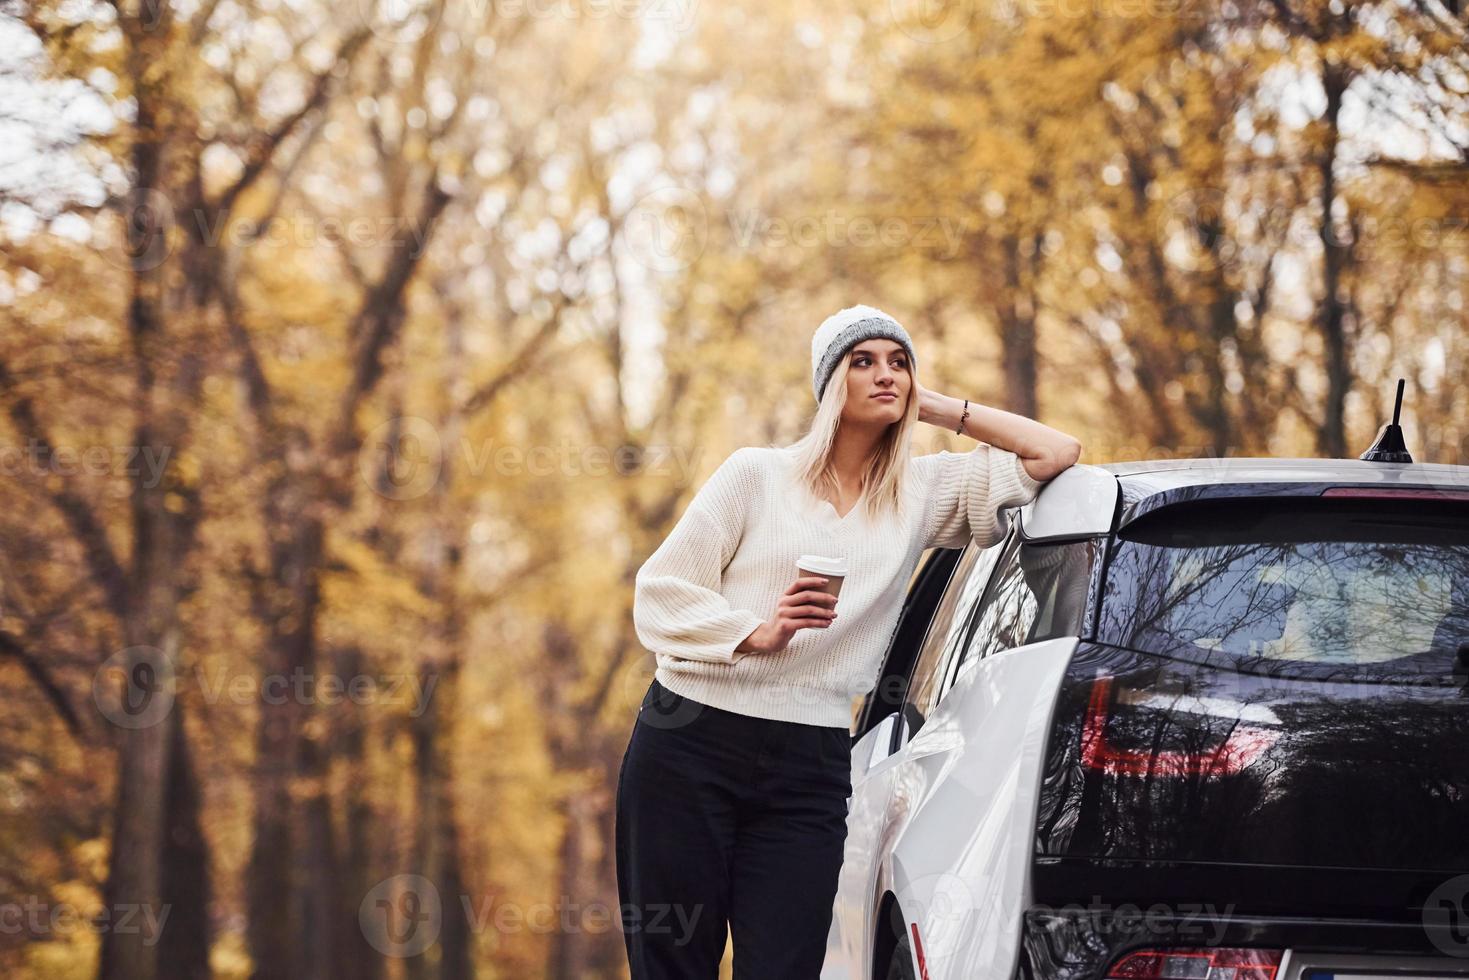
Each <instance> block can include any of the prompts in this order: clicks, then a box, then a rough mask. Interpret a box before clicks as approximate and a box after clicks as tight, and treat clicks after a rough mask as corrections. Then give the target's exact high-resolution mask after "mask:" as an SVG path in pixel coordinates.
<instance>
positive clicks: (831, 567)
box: [796, 555, 847, 577]
mask: <svg viewBox="0 0 1469 980" xmlns="http://www.w3.org/2000/svg"><path fill="white" fill-rule="evenodd" d="M796 564H797V565H798V566H800V567H801V568H802V569H804V570H806V571H808V572H815V573H816V574H817V575H841V576H844V577H845V576H846V574H847V559H845V558H828V557H826V556H825V555H802V556H801V557H800V558H797V559H796Z"/></svg>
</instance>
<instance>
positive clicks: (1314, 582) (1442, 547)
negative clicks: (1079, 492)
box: [1097, 497, 1469, 679]
mask: <svg viewBox="0 0 1469 980" xmlns="http://www.w3.org/2000/svg"><path fill="white" fill-rule="evenodd" d="M1097 638H1098V639H1099V640H1100V641H1101V642H1103V643H1110V644H1113V645H1116V646H1123V647H1127V648H1130V649H1134V650H1143V651H1149V652H1156V653H1162V654H1168V655H1171V656H1178V657H1184V658H1186V659H1191V660H1205V661H1209V662H1216V661H1224V662H1227V663H1229V664H1230V665H1232V666H1235V667H1237V668H1240V669H1250V670H1254V669H1260V670H1265V671H1270V672H1283V673H1290V674H1305V675H1308V676H1329V677H1338V676H1341V675H1347V676H1349V677H1361V678H1363V679H1370V678H1374V677H1380V678H1384V679H1387V678H1397V677H1404V678H1406V677H1407V676H1410V675H1418V676H1425V675H1435V676H1439V677H1445V678H1447V677H1449V676H1451V675H1452V673H1453V671H1454V669H1455V656H1456V653H1457V651H1458V647H1459V644H1460V643H1466V642H1469V506H1466V505H1465V504H1464V503H1462V502H1453V501H1435V500H1382V499H1376V500H1351V499H1331V498H1318V497H1274V498H1252V499H1248V500H1245V499H1239V498H1234V499H1230V500H1223V501H1197V502H1193V503H1188V504H1182V505H1175V506H1170V507H1165V508H1162V509H1160V510H1158V511H1156V512H1154V513H1152V514H1145V515H1143V517H1141V518H1139V519H1138V520H1136V521H1134V522H1133V523H1131V524H1129V525H1128V526H1127V527H1125V528H1123V529H1122V531H1120V532H1119V533H1118V535H1117V541H1116V547H1115V551H1114V554H1113V557H1112V559H1111V561H1110V562H1109V564H1108V567H1107V574H1106V583H1105V587H1104V590H1103V600H1102V608H1101V613H1100V617H1099V621H1098V637H1097ZM1459 670H1460V671H1461V672H1462V670H1463V668H1462V667H1460V668H1459ZM1461 677H1462V673H1461Z"/></svg>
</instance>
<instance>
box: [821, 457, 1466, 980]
mask: <svg viewBox="0 0 1469 980" xmlns="http://www.w3.org/2000/svg"><path fill="white" fill-rule="evenodd" d="M1409 468H1411V469H1412V470H1414V471H1416V472H1417V473H1424V472H1427V473H1429V474H1432V476H1433V478H1434V479H1435V480H1438V481H1443V480H1444V478H1445V474H1446V473H1450V472H1452V475H1453V479H1454V480H1456V481H1458V482H1459V483H1460V484H1461V485H1462V483H1463V481H1464V473H1465V472H1469V471H1465V469H1464V468H1463V467H1444V466H1434V465H1432V464H1407V465H1399V464H1384V463H1370V462H1365V461H1355V460H1315V459H1313V460H1299V459H1297V460H1290V459H1260V458H1251V459H1207V460H1204V459H1194V460H1173V461H1161V462H1151V463H1148V462H1139V463H1126V464H1111V465H1108V466H1089V465H1077V466H1073V467H1071V468H1069V469H1068V470H1066V471H1064V472H1062V473H1061V474H1060V475H1059V476H1057V477H1056V478H1055V479H1054V480H1052V481H1051V482H1049V483H1047V484H1046V485H1045V487H1044V488H1043V490H1042V492H1041V493H1040V494H1039V495H1038V497H1037V498H1036V499H1035V500H1033V501H1032V502H1030V503H1029V504H1027V505H1026V506H1025V507H1023V508H1021V509H1020V510H1019V515H1018V516H1019V524H1018V528H1017V533H1018V534H1019V535H1020V536H1021V538H1022V540H1024V541H1027V542H1033V541H1068V540H1075V539H1078V538H1096V537H1099V536H1104V535H1107V534H1108V533H1109V532H1110V531H1111V530H1112V529H1113V528H1114V527H1115V526H1116V522H1117V520H1118V515H1119V513H1120V511H1121V510H1122V505H1123V504H1125V503H1127V502H1130V501H1132V500H1136V499H1140V498H1141V497H1144V496H1146V495H1148V494H1149V493H1153V492H1157V491H1158V490H1160V489H1166V488H1169V487H1177V486H1185V485H1187V484H1189V483H1191V482H1192V483H1229V482H1239V483H1248V482H1251V481H1256V480H1269V481H1271V482H1281V483H1286V482H1291V481H1295V480H1299V481H1321V480H1322V479H1323V478H1326V479H1333V478H1340V479H1342V480H1344V481H1350V482H1352V483H1355V484H1367V483H1373V482H1379V481H1380V482H1382V483H1393V482H1396V481H1399V480H1401V479H1402V478H1403V477H1404V476H1405V471H1406V470H1408V469H1409ZM1124 479H1125V483H1124ZM969 548H978V545H977V544H970V545H969ZM967 553H968V552H967V550H966V552H965V554H967ZM960 567H963V566H962V564H961V565H960ZM990 571H993V569H987V570H986V572H985V574H989V572H990ZM1077 643H1078V638H1077V637H1062V638H1051V639H1047V640H1044V641H1042V642H1039V643H1034V644H1031V645H1028V646H1020V647H1016V648H1013V649H1008V650H1004V651H1003V652H999V653H996V654H993V655H990V656H986V657H983V658H980V659H973V658H970V659H964V660H963V661H962V664H961V666H960V668H959V670H958V672H957V674H956V675H955V676H954V677H953V678H952V679H950V680H949V681H948V687H947V691H946V693H945V692H944V691H943V688H942V687H940V688H939V691H940V692H941V693H940V694H939V697H940V700H938V701H937V703H936V704H935V705H934V706H933V708H932V711H931V713H930V714H929V715H928V717H927V718H926V719H925V720H924V722H923V725H922V727H921V728H920V730H919V731H918V732H917V733H916V735H913V736H912V737H911V738H909V737H908V734H907V732H906V731H904V730H903V729H904V728H905V727H906V723H905V721H904V720H903V717H902V714H901V713H896V712H895V713H893V714H889V715H888V716H887V717H886V718H883V719H882V720H881V722H879V723H877V724H876V725H875V727H873V728H872V729H871V730H870V731H868V732H867V734H866V735H865V736H864V737H862V738H861V739H860V741H858V742H857V743H856V744H854V745H853V748H852V787H853V790H852V798H851V800H850V804H849V815H848V838H847V844H846V856H845V859H844V862H843V866H842V869H841V873H840V877H839V882H838V891H837V898H836V902H835V906H834V910H833V917H832V924H831V931H830V935H829V938H828V947H827V955H826V961H825V965H824V967H823V970H822V974H821V976H822V978H823V980H870V978H872V977H878V978H882V977H884V976H886V973H885V972H884V971H885V970H886V963H875V962H874V958H875V948H876V947H877V946H878V945H879V931H880V930H881V929H883V928H886V927H885V925H884V924H883V923H882V922H881V921H880V917H881V910H882V907H883V902H884V901H885V897H889V896H890V897H889V898H887V900H889V901H890V900H891V899H892V898H895V899H896V901H897V904H898V906H899V907H900V908H901V913H902V916H903V921H902V929H903V932H904V934H905V935H907V936H909V937H910V939H909V947H910V953H911V958H912V963H911V974H910V975H911V976H913V977H917V978H922V980H1012V978H1013V977H1014V976H1015V973H1016V967H1017V957H1018V955H1019V946H1020V941H1021V918H1022V913H1023V911H1024V910H1025V909H1026V908H1027V907H1028V906H1029V904H1030V883H1029V873H1030V866H1031V861H1032V859H1033V856H1034V847H1035V841H1034V835H1035V822H1036V808H1037V798H1038V793H1039V788H1040V785H1041V782H1042V773H1041V771H1040V770H1041V767H1042V765H1043V762H1044V756H1045V749H1046V744H1045V743H1046V739H1047V734H1048V731H1049V727H1050V723H1051V712H1052V709H1053V706H1054V704H1055V700H1056V694H1057V690H1058V687H1059V685H1060V684H1061V682H1062V677H1063V674H1064V672H1065V670H1066V668H1067V665H1068V663H1069V662H1070V659H1071V657H1072V654H1073V652H1074V651H1075V650H1076V647H1077ZM894 726H897V727H898V728H899V737H898V738H897V740H896V744H897V748H896V749H895V750H893V751H891V753H890V754H889V746H890V736H891V735H892V730H893V728H894ZM915 929H916V935H917V937H918V938H919V943H920V944H921V953H922V963H921V965H920V957H919V949H918V948H916V947H914V945H913V942H912V938H911V937H912V936H913V935H914V932H915Z"/></svg>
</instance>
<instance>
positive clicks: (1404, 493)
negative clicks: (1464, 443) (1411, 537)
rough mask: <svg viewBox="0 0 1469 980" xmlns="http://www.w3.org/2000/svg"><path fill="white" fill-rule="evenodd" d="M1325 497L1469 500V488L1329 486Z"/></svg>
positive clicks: (1322, 494)
mask: <svg viewBox="0 0 1469 980" xmlns="http://www.w3.org/2000/svg"><path fill="white" fill-rule="evenodd" d="M1321 496H1323V497H1356V498H1367V499H1369V500H1370V499H1371V498H1373V497H1379V498H1382V499H1384V500H1469V490H1439V489H1436V488H1434V487H1327V488H1326V489H1325V490H1323V491H1321Z"/></svg>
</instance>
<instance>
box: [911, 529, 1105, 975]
mask: <svg viewBox="0 0 1469 980" xmlns="http://www.w3.org/2000/svg"><path fill="white" fill-rule="evenodd" d="M997 547H998V548H999V549H1000V554H999V555H998V557H997V558H996V560H995V562H994V565H993V572H992V573H991V574H989V575H987V576H986V584H985V588H984V592H983V594H982V595H981V596H980V597H979V599H978V601H977V602H975V603H973V604H972V605H970V606H969V607H968V612H967V615H966V616H965V617H964V618H963V619H962V620H961V621H956V622H955V623H954V624H953V626H952V627H951V633H952V636H951V639H950V641H948V644H947V646H948V647H949V650H948V651H946V655H945V656H944V657H941V658H939V660H938V661H937V663H938V665H939V669H938V671H937V672H936V674H935V676H934V678H931V679H929V680H928V681H927V688H925V686H924V682H923V681H921V680H920V682H919V683H918V684H917V685H916V686H915V688H914V689H913V691H912V692H910V700H911V701H912V703H911V704H909V705H905V707H904V711H903V727H902V728H901V729H900V731H899V732H898V737H899V740H900V743H901V744H900V746H899V747H898V748H897V749H896V750H895V751H894V753H893V756H892V759H893V761H892V763H891V766H890V768H889V770H888V772H887V782H888V787H889V788H888V806H887V811H886V813H885V814H884V819H885V821H886V822H887V825H888V830H887V834H888V838H889V840H890V841H891V843H890V845H889V855H888V862H889V863H888V867H887V870H886V875H887V877H888V879H889V882H888V886H887V887H889V888H890V889H891V890H892V891H893V893H894V894H895V895H896V896H897V900H898V904H899V906H900V908H901V911H902V915H903V917H904V920H905V921H906V922H907V923H909V927H910V928H911V927H912V926H913V925H916V926H917V927H918V930H919V934H920V936H921V937H922V939H921V944H922V947H923V949H924V952H925V964H924V965H925V966H926V968H927V972H928V974H929V975H930V976H932V977H933V978H935V980H938V978H941V977H969V976H1008V975H1009V973H1008V972H1007V971H1008V970H1009V969H1010V967H1011V965H1012V961H1013V957H1014V953H1015V949H1016V943H1017V941H1018V930H1019V923H1020V919H1019V916H1020V908H1021V906H1022V904H1023V891H1024V884H1025V873H1026V868H1027V867H1028V864H1027V861H1028V856H1029V855H1028V849H1029V846H1030V843H1031V838H1030V833H1031V828H1032V827H1033V826H1034V824H1033V810H1034V806H1035V788H1036V786H1037V785H1038V781H1039V769H1040V765H1041V759H1042V756H1043V751H1044V745H1045V736H1046V733H1047V730H1048V727H1047V726H1048V723H1049V720H1050V710H1051V706H1052V704H1053V703H1054V699H1055V692H1056V689H1057V687H1058V685H1059V683H1060V679H1061V677H1062V675H1063V673H1064V671H1065V667H1066V665H1067V663H1068V662H1069V660H1070V656H1071V653H1072V651H1073V650H1074V649H1075V647H1076V643H1077V636H1078V635H1079V633H1080V632H1081V629H1082V623H1083V621H1084V618H1085V611H1086V598H1087V588H1088V583H1089V582H1090V581H1091V575H1092V571H1093V570H1094V569H1095V567H1096V562H1097V559H1098V556H1099V554H1100V545H1099V541H1098V540H1097V539H1086V540H1079V541H1073V542H1065V543H1056V544H1032V543H1026V542H1024V541H1023V540H1022V539H1021V538H1020V537H1019V536H1018V535H1017V534H1015V533H1013V532H1012V534H1011V535H1009V536H1007V538H1006V539H1005V540H1004V541H1003V542H1001V544H1000V545H998V546H997ZM914 966H915V969H916V968H917V964H916V963H915V964H914ZM915 975H916V974H915Z"/></svg>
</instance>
